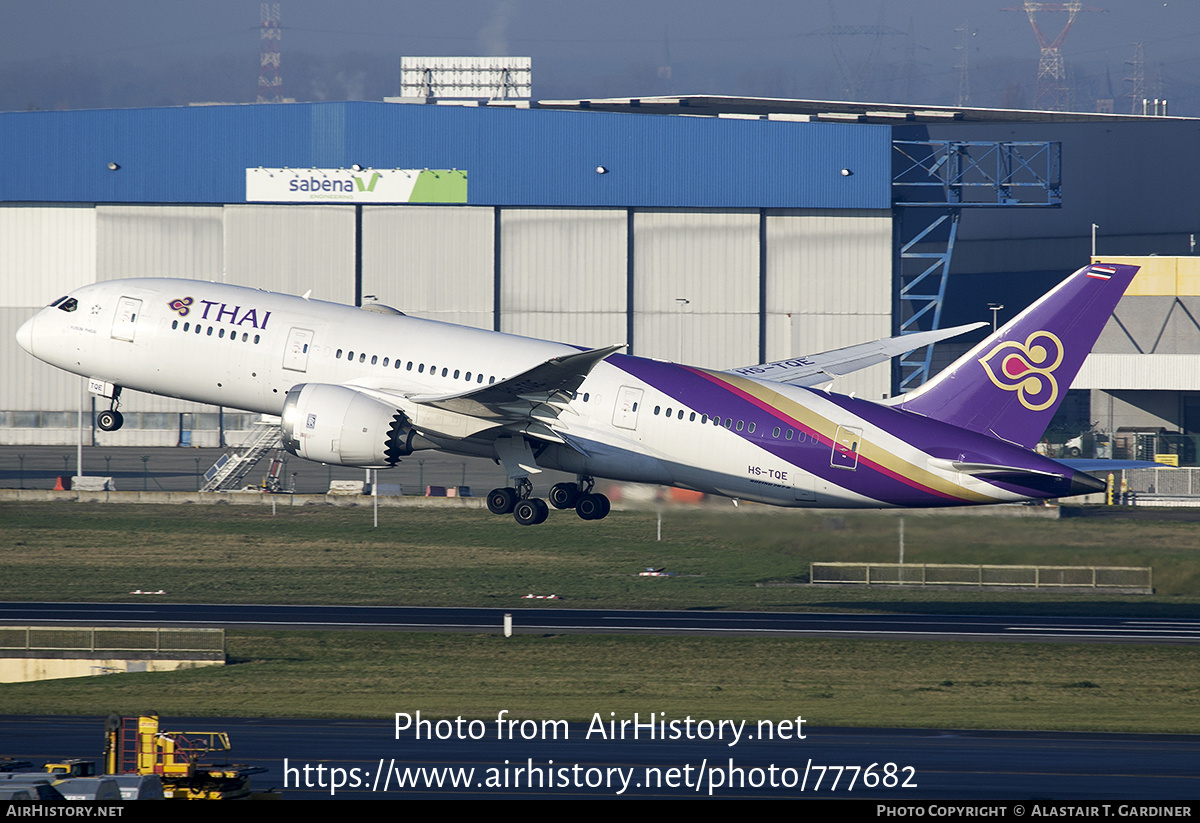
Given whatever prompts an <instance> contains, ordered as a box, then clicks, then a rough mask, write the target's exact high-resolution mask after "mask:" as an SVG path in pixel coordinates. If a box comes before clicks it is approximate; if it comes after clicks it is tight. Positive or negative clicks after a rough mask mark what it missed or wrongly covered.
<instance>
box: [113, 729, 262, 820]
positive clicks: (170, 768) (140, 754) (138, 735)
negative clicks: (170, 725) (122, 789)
mask: <svg viewBox="0 0 1200 823" xmlns="http://www.w3.org/2000/svg"><path fill="white" fill-rule="evenodd" d="M229 750H230V746H229V735H228V734H226V733H225V732H167V731H161V730H160V729H159V724H158V716H157V715H141V716H140V717H117V716H116V715H113V716H111V717H109V719H108V723H107V725H106V727H105V734H104V770H105V772H106V773H108V774H112V775H121V774H141V775H157V776H158V777H159V778H160V779H161V780H162V784H163V794H164V795H165V796H166V798H167V799H176V800H245V799H249V798H250V797H251V793H250V776H251V775H253V774H259V773H262V772H265V771H266V769H264V768H262V767H258V766H245V765H238V764H229V763H222V764H209V763H203V762H201V760H202V758H204V757H206V756H208V755H212V754H216V753H219V752H228V751H229ZM275 796H276V797H278V795H275Z"/></svg>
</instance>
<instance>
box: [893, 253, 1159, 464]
mask: <svg viewBox="0 0 1200 823" xmlns="http://www.w3.org/2000/svg"><path fill="white" fill-rule="evenodd" d="M1137 270H1138V267H1137V266H1126V265H1115V264H1104V263H1095V264H1093V265H1090V266H1085V267H1084V268H1082V269H1080V270H1079V271H1077V272H1075V273H1074V274H1072V275H1071V276H1070V277H1068V278H1067V279H1066V280H1064V281H1063V282H1061V283H1059V284H1058V286H1056V287H1055V288H1054V289H1053V290H1052V291H1050V292H1049V293H1048V294H1046V295H1045V296H1044V297H1042V299H1040V300H1038V301H1037V302H1036V303H1034V304H1033V305H1032V306H1030V307H1029V308H1027V309H1026V310H1025V311H1023V312H1021V313H1020V314H1019V315H1017V316H1016V317H1014V318H1013V319H1012V320H1011V321H1009V322H1008V323H1007V324H1005V326H1004V327H1003V328H1001V329H1000V330H999V331H997V332H996V333H995V334H993V335H992V336H991V337H989V338H987V339H986V340H984V341H983V342H982V343H980V344H979V345H978V346H976V347H975V348H973V349H972V350H971V351H969V352H968V353H967V354H965V355H963V356H962V357H960V358H959V359H958V360H957V361H955V362H954V363H953V364H952V365H951V366H949V367H948V368H947V369H945V370H944V371H942V372H941V373H939V374H938V375H937V376H936V377H934V378H933V379H932V380H930V381H929V382H928V383H926V384H925V385H923V386H921V387H920V388H919V389H916V390H915V391H912V392H909V393H908V394H906V395H903V396H902V397H898V398H896V400H895V401H893V402H894V405H896V406H898V407H899V408H901V409H905V410H906V411H911V412H916V413H918V414H922V415H925V416H926V417H932V418H933V419H935V420H941V421H942V422H945V423H951V424H953V425H955V426H961V427H962V428H964V429H970V430H971V431H977V432H980V433H982V434H987V435H991V436H992V437H999V438H1001V439H1003V440H1008V441H1009V442H1012V443H1019V444H1021V445H1022V446H1025V447H1027V448H1030V447H1032V446H1033V445H1034V444H1035V443H1037V442H1038V440H1039V439H1041V436H1042V434H1043V433H1045V431H1046V426H1047V425H1049V423H1050V418H1051V417H1053V416H1054V412H1055V410H1056V409H1057V408H1058V406H1059V404H1060V403H1062V399H1063V397H1064V396H1065V395H1066V393H1067V389H1069V388H1070V387H1071V382H1072V381H1073V380H1074V379H1075V375H1076V374H1077V373H1078V372H1079V367H1080V366H1082V365H1083V361H1084V359H1085V358H1086V357H1087V356H1088V353H1089V352H1090V351H1091V350H1092V346H1093V345H1095V343H1096V338H1097V337H1099V336H1100V331H1101V330H1102V329H1103V328H1104V325H1105V324H1106V323H1107V322H1108V318H1109V317H1110V316H1111V315H1112V312H1113V309H1114V308H1116V306H1117V301H1119V300H1120V299H1121V295H1123V294H1124V293H1125V289H1126V287H1127V286H1128V285H1129V283H1130V281H1132V280H1133V276H1134V275H1135V274H1136V273H1137Z"/></svg>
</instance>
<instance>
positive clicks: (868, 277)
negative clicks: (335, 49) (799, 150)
mask: <svg viewBox="0 0 1200 823" xmlns="http://www.w3.org/2000/svg"><path fill="white" fill-rule="evenodd" d="M354 232H355V209H354V207H353V206H324V205H322V206H307V205H304V206H295V205H246V204H233V205H227V206H96V207H90V208H89V207H74V206H73V207H57V206H41V205H7V206H3V207H0V276H2V277H3V279H4V282H5V283H6V284H10V286H9V287H6V288H5V289H4V290H3V292H2V297H0V363H3V364H4V369H3V372H2V376H0V381H2V384H3V397H4V398H5V400H4V402H3V403H2V404H0V441H3V442H40V443H57V442H72V441H73V440H74V438H75V436H76V434H75V430H74V427H75V422H74V417H73V415H72V416H71V417H70V418H69V419H68V418H67V417H64V416H63V415H62V414H61V412H67V413H72V412H74V411H75V410H76V409H77V408H78V404H79V396H80V393H81V391H82V388H81V380H80V378H76V377H72V376H70V375H66V374H65V373H63V372H60V371H58V370H57V369H53V368H51V367H50V366H46V365H44V364H41V363H38V362H36V361H34V360H33V358H31V357H29V356H28V355H27V354H25V353H24V352H22V351H21V350H20V349H19V348H18V347H17V346H16V343H15V340H14V337H13V335H14V334H15V332H16V329H17V327H18V326H19V325H20V324H21V323H22V322H23V321H24V320H25V319H26V318H28V317H29V316H30V315H31V314H32V313H33V312H34V311H36V309H38V308H40V307H41V306H44V305H46V304H47V303H49V302H50V301H52V300H54V299H56V298H57V297H60V296H62V295H63V294H66V293H68V292H70V291H71V289H73V288H75V287H77V286H80V285H83V284H84V283H88V282H93V281H95V280H111V279H116V278H121V277H149V276H155V277H160V276H170V277H181V278H196V279H205V280H217V281H222V282H229V283H238V284H241V285H246V286H252V287H257V288H264V289H269V290H273V291H283V292H291V293H302V292H304V291H307V290H309V289H312V291H313V294H314V296H317V297H320V298H321V299H326V300H332V301H336V302H342V303H353V302H354V295H355V258H354V254H355V237H354ZM891 242H892V241H891V217H890V213H889V212H886V211H873V210H859V211H850V212H839V211H817V210H811V211H804V210H766V211H762V210H730V211H721V210H712V209H705V210H665V209H651V210H629V209H521V208H510V209H496V208H486V207H474V206H377V207H370V206H368V207H364V208H363V214H362V244H361V245H362V272H363V277H362V286H361V288H362V293H363V294H364V295H374V297H375V299H377V300H379V301H380V302H383V303H387V304H389V305H393V306H396V307H397V308H400V309H402V310H403V311H405V312H408V313H410V314H414V315H418V316H423V317H429V318H432V319H437V320H444V321H448V322H453V323H460V324H464V325H470V326H477V327H481V328H494V327H496V326H497V325H498V327H499V328H500V330H502V331H505V332H511V333H514V334H522V335H527V336H531V337H543V338H549V339H554V340H564V341H568V342H572V343H577V344H579V345H591V346H599V345H608V344H612V343H617V342H631V343H632V351H633V353H635V354H639V355H644V356H651V357H660V358H663V359H671V360H675V359H680V358H681V356H682V359H683V360H684V361H685V362H688V363H692V364H695V365H700V366H706V367H712V368H731V367H734V366H741V365H750V364H754V363H757V362H760V359H761V358H760V350H761V351H762V353H763V354H765V359H767V360H772V359H780V358H784V357H790V356H794V355H798V354H805V353H812V352H815V351H821V350H825V349H830V348H836V347H838V346H842V345H848V344H850V343H854V342H861V341H862V340H866V339H873V338H876V337H882V336H886V335H888V334H889V333H890V332H891V313H890V302H891V276H890V275H891ZM849 272H853V273H854V274H855V276H854V277H853V278H850V277H847V276H846V274H847V273H849ZM683 300H686V301H687V302H686V303H684V302H681V301H683ZM631 305H632V311H631V310H630V309H631ZM888 379H889V377H888V372H887V368H886V367H883V366H880V367H875V368H873V369H871V370H867V371H864V372H863V373H860V374H858V375H851V376H848V377H846V378H843V379H842V380H840V381H839V383H838V390H839V391H847V392H849V391H855V392H857V393H859V394H860V395H862V396H873V397H878V396H881V395H883V394H885V393H886V392H887V391H888ZM122 402H123V405H122V409H123V411H125V412H126V414H127V418H128V420H129V423H128V424H127V425H126V427H125V428H123V429H122V430H121V431H120V432H114V433H108V434H106V433H103V432H97V433H96V438H97V442H100V443H108V444H111V445H122V444H130V445H132V444H138V445H159V444H161V445H174V444H175V443H176V441H177V437H178V434H177V433H178V429H179V425H178V419H177V416H178V414H179V413H181V412H194V413H206V414H209V415H210V416H209V417H205V418H203V420H201V421H196V422H194V423H193V425H195V427H196V429H197V433H196V435H195V436H194V440H193V442H194V443H196V444H198V445H205V444H207V443H208V441H210V440H211V441H213V442H214V443H215V440H216V437H217V434H216V431H215V430H216V424H215V415H213V414H212V413H213V412H214V410H213V409H211V408H209V407H204V406H198V405H196V404H188V403H183V402H180V401H175V400H171V399H167V398H157V397H152V396H149V395H142V394H137V393H132V392H131V393H129V394H128V395H127V396H126V397H125V398H123V401H122ZM89 403H90V401H89ZM43 412H44V413H47V414H45V415H42V416H41V417H39V416H38V415H37V414H31V413H43ZM226 422H227V428H239V427H240V426H241V425H244V424H245V423H246V422H247V421H246V420H242V419H240V418H236V417H231V418H230V419H229V420H227V421H226ZM85 425H87V424H86V422H85Z"/></svg>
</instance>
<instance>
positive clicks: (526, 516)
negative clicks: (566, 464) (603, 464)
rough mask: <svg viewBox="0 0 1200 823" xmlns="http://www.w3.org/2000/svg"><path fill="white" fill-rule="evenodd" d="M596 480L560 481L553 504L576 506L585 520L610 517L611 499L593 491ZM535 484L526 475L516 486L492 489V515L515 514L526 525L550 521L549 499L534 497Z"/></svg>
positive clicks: (489, 498) (552, 496)
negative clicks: (547, 503) (547, 517)
mask: <svg viewBox="0 0 1200 823" xmlns="http://www.w3.org/2000/svg"><path fill="white" fill-rule="evenodd" d="M595 483H596V481H595V480H593V479H592V478H590V477H585V478H580V480H579V482H578V483H558V484H557V485H555V486H554V487H553V488H551V489H550V495H549V497H550V505H551V506H554V508H556V509H572V508H573V509H575V513H576V514H578V515H579V516H580V517H581V518H582V519H584V520H602V519H604V518H605V517H607V516H608V512H609V508H610V505H609V502H608V498H607V497H605V496H604V495H602V494H598V493H595V492H593V491H592V488H593V487H594V486H595ZM532 493H533V484H532V483H530V482H529V478H528V477H522V478H521V479H520V480H519V481H518V482H517V487H516V488H515V489H514V488H512V487H511V486H510V487H507V488H503V489H492V490H491V491H490V492H488V496H487V507H488V511H490V512H491V513H492V514H511V515H512V516H513V519H514V520H516V521H517V522H518V523H520V524H521V525H522V526H536V525H537V524H538V523H544V522H546V516H547V515H548V514H549V512H550V509H549V507H548V506H547V505H546V501H545V500H542V499H540V498H537V497H531V496H530V495H531V494H532Z"/></svg>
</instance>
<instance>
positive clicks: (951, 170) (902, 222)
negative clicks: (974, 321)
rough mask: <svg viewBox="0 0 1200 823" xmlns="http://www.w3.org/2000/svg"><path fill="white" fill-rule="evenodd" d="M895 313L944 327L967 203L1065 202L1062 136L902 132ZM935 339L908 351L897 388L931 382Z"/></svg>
mask: <svg viewBox="0 0 1200 823" xmlns="http://www.w3.org/2000/svg"><path fill="white" fill-rule="evenodd" d="M892 160H893V166H892V193H893V195H892V196H893V209H894V212H895V215H896V217H895V226H896V237H897V255H896V256H897V259H896V271H895V273H896V279H895V288H896V308H895V317H896V320H897V322H898V327H897V330H898V332H899V333H900V334H911V333H913V332H917V331H921V330H923V329H937V328H940V327H941V326H940V324H941V319H942V306H943V304H944V302H945V299H946V280H947V277H948V276H949V273H950V260H951V258H952V257H953V255H954V240H955V238H956V237H957V235H958V222H959V219H960V217H961V214H962V210H963V209H964V208H1011V207H1022V208H1058V207H1059V206H1061V205H1062V144H1061V143H1058V142H1019V143H1018V142H1005V141H1000V142H990V141H987V142H984V141H958V140H895V141H893V142H892ZM932 359H933V347H932V346H926V347H925V348H923V349H917V350H915V351H912V352H909V353H908V354H907V355H905V356H904V357H902V358H901V359H900V363H899V374H898V376H897V379H896V383H897V390H898V391H899V392H905V391H908V390H909V389H914V388H916V387H917V386H919V385H921V384H922V383H924V382H925V380H926V378H928V376H929V368H930V363H931V361H932Z"/></svg>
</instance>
